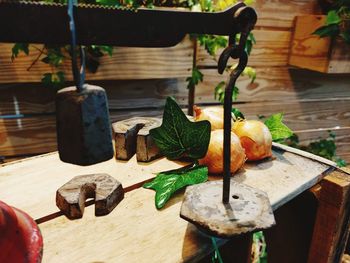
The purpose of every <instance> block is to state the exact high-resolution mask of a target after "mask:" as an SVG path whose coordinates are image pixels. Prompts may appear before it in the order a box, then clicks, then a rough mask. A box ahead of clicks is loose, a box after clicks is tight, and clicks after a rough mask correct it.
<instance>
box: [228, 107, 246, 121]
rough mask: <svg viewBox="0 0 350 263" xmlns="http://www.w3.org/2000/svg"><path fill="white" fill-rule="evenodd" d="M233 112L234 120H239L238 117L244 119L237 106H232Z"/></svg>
mask: <svg viewBox="0 0 350 263" xmlns="http://www.w3.org/2000/svg"><path fill="white" fill-rule="evenodd" d="M231 114H232V118H233V119H234V120H237V119H241V120H244V119H245V118H244V115H243V113H242V112H241V111H240V110H238V109H236V108H232V110H231Z"/></svg>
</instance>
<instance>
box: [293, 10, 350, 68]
mask: <svg viewBox="0 0 350 263" xmlns="http://www.w3.org/2000/svg"><path fill="white" fill-rule="evenodd" d="M325 20H326V16H315V15H304V16H297V17H296V22H295V31H294V34H293V39H292V45H291V52H290V57H289V64H290V65H292V66H297V67H301V68H307V69H311V70H316V71H320V72H325V73H350V55H349V54H350V47H349V45H347V44H346V43H345V42H344V41H343V40H341V39H335V40H333V41H331V39H330V38H329V37H327V38H319V37H318V36H315V35H312V33H313V32H314V31H315V30H316V29H317V28H319V27H321V26H323V25H324V23H325Z"/></svg>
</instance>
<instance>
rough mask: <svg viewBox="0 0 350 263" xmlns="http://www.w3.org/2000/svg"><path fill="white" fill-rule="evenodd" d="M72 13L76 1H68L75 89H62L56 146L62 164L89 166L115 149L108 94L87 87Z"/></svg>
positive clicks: (99, 88)
mask: <svg viewBox="0 0 350 263" xmlns="http://www.w3.org/2000/svg"><path fill="white" fill-rule="evenodd" d="M73 11H74V5H73V0H69V1H68V16H69V18H70V24H69V26H70V31H71V36H72V39H71V40H72V45H71V46H72V48H71V52H72V70H73V76H74V82H75V86H73V87H68V88H65V89H62V90H59V91H58V92H57V95H56V128H57V144H58V152H59V156H60V159H61V160H62V161H64V162H68V163H73V164H79V165H90V164H95V163H99V162H102V161H106V160H108V159H111V158H112V157H113V154H114V150H113V145H112V132H111V125H110V122H109V112H108V100H107V95H106V92H105V90H104V89H103V88H101V87H98V86H93V85H88V84H84V79H85V55H84V49H83V48H81V61H82V67H81V70H80V72H79V70H78V66H77V55H76V31H75V24H74V14H73Z"/></svg>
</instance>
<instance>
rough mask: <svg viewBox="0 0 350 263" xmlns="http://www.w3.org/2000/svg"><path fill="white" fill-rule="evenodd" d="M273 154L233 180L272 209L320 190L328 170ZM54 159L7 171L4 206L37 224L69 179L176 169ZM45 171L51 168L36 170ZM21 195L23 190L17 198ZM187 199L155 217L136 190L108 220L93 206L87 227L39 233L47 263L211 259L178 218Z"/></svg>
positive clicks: (60, 224)
mask: <svg viewBox="0 0 350 263" xmlns="http://www.w3.org/2000/svg"><path fill="white" fill-rule="evenodd" d="M274 154H275V156H276V159H275V160H273V161H267V162H260V163H259V164H255V163H251V164H247V165H246V166H245V169H244V170H242V171H241V172H240V173H239V174H237V175H236V176H235V177H234V178H235V179H236V180H237V181H239V182H244V183H246V184H248V185H251V186H253V187H257V188H259V189H261V190H263V191H265V192H267V194H268V196H269V198H270V202H271V204H272V206H273V207H274V209H277V208H278V207H280V206H281V205H283V204H284V203H286V202H288V201H289V200H291V199H292V198H294V197H295V196H296V195H298V194H299V193H301V192H302V191H304V190H305V189H307V188H309V187H310V186H312V185H314V184H315V183H316V182H317V181H319V180H320V179H321V178H322V177H323V175H321V174H322V173H323V172H325V171H326V170H327V167H328V166H326V165H322V164H320V163H318V162H314V161H312V160H309V159H305V158H303V157H300V156H297V155H294V154H292V153H288V152H283V151H275V152H274ZM53 158H54V155H48V156H46V157H42V158H41V160H35V159H34V160H32V161H28V162H27V164H26V162H25V161H24V162H21V163H18V165H16V164H15V165H8V166H5V167H3V168H1V169H0V174H4V173H5V174H6V175H7V176H0V180H1V184H0V198H1V200H4V201H5V202H7V203H9V204H12V205H15V206H18V207H19V208H22V209H24V210H25V211H27V212H29V213H30V214H31V215H32V216H34V217H36V216H35V215H37V213H40V214H41V213H48V212H51V211H55V206H54V191H55V190H56V188H57V187H58V186H59V185H60V184H61V182H62V181H65V180H67V178H68V177H71V176H72V175H74V174H82V173H86V172H87V171H86V170H85V169H89V172H93V171H99V172H109V173H110V174H111V175H112V176H114V177H116V178H118V179H120V180H121V181H122V182H123V183H124V182H125V180H129V179H127V178H130V179H131V178H133V179H132V180H135V179H136V178H138V180H140V177H139V176H142V177H143V178H145V177H146V178H147V176H150V170H151V168H150V167H153V170H155V169H156V167H158V169H164V167H167V169H168V168H170V167H168V166H169V165H170V164H171V162H169V161H164V162H163V164H162V165H161V164H158V162H154V163H152V164H151V165H149V164H148V165H142V166H141V165H137V164H136V163H134V162H133V161H131V162H127V163H125V162H124V163H120V162H116V161H115V160H113V161H109V162H105V163H102V164H100V165H97V166H94V167H93V168H91V167H88V168H86V167H84V168H82V167H77V166H71V165H67V164H62V163H60V162H57V161H54V160H53ZM34 162H35V163H34ZM271 162H272V163H271ZM40 164H45V167H51V168H48V169H46V170H45V171H42V169H36V170H35V168H37V167H38V165H40ZM16 166H17V167H16ZM18 166H19V167H18ZM29 166H30V167H29ZM117 168H118V169H117ZM267 171H270V172H267ZM23 173H25V174H23ZM48 173H49V174H50V177H48V176H49V175H48ZM55 175H57V176H55ZM48 178H49V179H48ZM18 180H20V182H21V183H20V184H18ZM14 185H15V186H16V187H13V186H14ZM39 189H45V191H40V190H39ZM16 191H19V192H18V194H16ZM28 191H30V192H31V193H36V194H35V197H36V198H31V199H32V200H33V199H34V201H32V200H27V199H28V198H27V197H26V196H25V195H26V193H27V192H28ZM181 200H182V194H181V193H180V194H178V195H177V196H176V197H175V198H172V199H171V201H170V203H169V204H168V205H167V206H166V207H165V208H164V209H162V210H157V209H156V208H155V207H154V192H153V191H150V190H146V189H137V190H134V191H132V192H130V193H127V194H126V197H125V199H124V200H123V201H122V202H121V203H120V204H119V205H118V206H117V207H116V209H115V210H114V211H113V212H112V213H111V214H110V215H108V216H105V217H98V218H96V217H94V215H93V207H89V208H87V209H86V212H85V214H84V217H83V219H81V220H76V221H69V220H68V219H66V218H65V217H59V218H56V219H53V220H50V221H48V222H45V223H42V224H40V229H41V231H42V233H43V235H44V242H45V252H44V261H43V262H49V261H50V262H65V261H67V260H69V261H77V262H87V261H89V262H94V261H99V262H102V261H106V262H108V261H113V260H117V261H118V262H119V261H120V262H136V261H142V260H148V259H150V258H152V262H179V261H182V260H188V259H194V258H193V257H194V256H198V257H199V256H201V254H205V253H208V252H209V251H210V249H209V248H210V246H209V244H210V240H209V239H207V238H206V237H204V236H201V234H199V233H198V232H197V231H196V230H194V229H193V228H192V227H191V226H190V225H189V224H188V223H187V222H186V221H184V220H182V219H180V217H179V216H178V213H179V209H180V205H181ZM88 236H89V238H87V237H88ZM63 237H64V238H63ZM58 240H59V242H58ZM77 240H79V242H77ZM202 242H204V244H203V243H202ZM205 251H206V252H205Z"/></svg>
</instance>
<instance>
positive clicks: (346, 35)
mask: <svg viewBox="0 0 350 263" xmlns="http://www.w3.org/2000/svg"><path fill="white" fill-rule="evenodd" d="M340 36H341V37H342V38H343V39H344V41H345V42H346V43H347V44H350V29H349V31H345V32H343V33H341V34H340Z"/></svg>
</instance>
